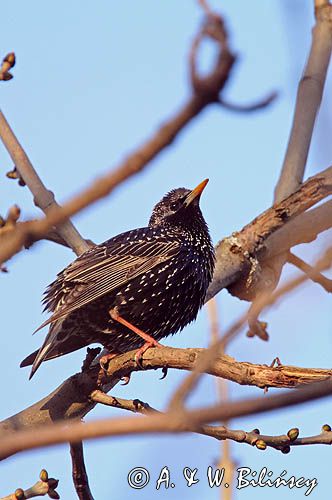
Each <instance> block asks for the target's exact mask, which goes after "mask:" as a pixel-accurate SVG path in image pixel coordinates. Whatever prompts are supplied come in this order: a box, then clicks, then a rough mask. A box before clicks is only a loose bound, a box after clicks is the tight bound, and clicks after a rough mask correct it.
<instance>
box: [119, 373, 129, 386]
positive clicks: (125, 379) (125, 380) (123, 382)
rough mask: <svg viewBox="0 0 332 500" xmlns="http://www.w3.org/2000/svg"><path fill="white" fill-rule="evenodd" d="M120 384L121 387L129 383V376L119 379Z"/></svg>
mask: <svg viewBox="0 0 332 500" xmlns="http://www.w3.org/2000/svg"><path fill="white" fill-rule="evenodd" d="M121 381H122V384H121V385H128V384H129V382H130V375H126V376H125V377H121Z"/></svg>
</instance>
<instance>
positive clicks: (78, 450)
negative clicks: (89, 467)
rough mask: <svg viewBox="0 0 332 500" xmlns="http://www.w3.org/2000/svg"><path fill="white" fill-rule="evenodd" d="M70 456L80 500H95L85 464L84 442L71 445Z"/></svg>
mask: <svg viewBox="0 0 332 500" xmlns="http://www.w3.org/2000/svg"><path fill="white" fill-rule="evenodd" d="M70 456H71V461H72V470H73V473H72V475H73V482H74V486H75V490H76V493H77V496H78V498H79V499H80V500H93V496H92V493H91V491H90V486H89V479H88V474H87V472H86V468H85V463H84V453H83V443H82V441H78V442H77V443H70Z"/></svg>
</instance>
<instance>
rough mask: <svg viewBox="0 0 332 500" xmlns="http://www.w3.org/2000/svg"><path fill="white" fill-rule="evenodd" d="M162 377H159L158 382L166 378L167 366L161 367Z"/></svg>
mask: <svg viewBox="0 0 332 500" xmlns="http://www.w3.org/2000/svg"><path fill="white" fill-rule="evenodd" d="M161 371H162V376H161V377H160V379H159V380H164V378H166V377H167V373H168V366H163V367H162V369H161Z"/></svg>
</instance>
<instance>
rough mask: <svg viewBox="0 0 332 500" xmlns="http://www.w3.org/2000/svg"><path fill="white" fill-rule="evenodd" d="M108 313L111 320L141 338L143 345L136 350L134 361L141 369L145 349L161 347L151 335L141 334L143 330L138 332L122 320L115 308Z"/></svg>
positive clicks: (134, 327)
mask: <svg viewBox="0 0 332 500" xmlns="http://www.w3.org/2000/svg"><path fill="white" fill-rule="evenodd" d="M109 313H110V316H111V318H112V319H114V321H118V322H119V323H121V324H122V325H124V326H126V327H127V328H129V330H131V331H132V332H134V333H136V335H138V336H139V337H141V338H142V339H143V340H144V341H145V342H144V344H143V345H142V347H140V349H138V351H137V352H136V354H135V361H136V363H137V365H138V366H139V367H140V368H143V366H142V356H143V354H144V353H145V351H147V349H149V347H162V345H161V344H159V342H157V341H156V340H155V339H154V338H153V337H151V335H148V334H147V333H145V332H143V330H140V329H139V328H137V327H136V326H134V325H132V324H131V323H129V321H127V320H126V319H124V318H122V316H120V315H119V313H118V309H117V307H114V309H111V310H110V312H109Z"/></svg>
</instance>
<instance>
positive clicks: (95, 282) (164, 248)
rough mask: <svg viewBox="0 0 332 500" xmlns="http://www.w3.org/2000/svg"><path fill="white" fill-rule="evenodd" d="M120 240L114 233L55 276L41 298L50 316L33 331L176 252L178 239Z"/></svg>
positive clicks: (177, 250) (87, 302)
mask: <svg viewBox="0 0 332 500" xmlns="http://www.w3.org/2000/svg"><path fill="white" fill-rule="evenodd" d="M131 233H133V232H131ZM131 233H130V232H128V233H125V234H128V235H130V234H131ZM125 234H124V235H125ZM120 236H123V235H120ZM138 236H139V233H138ZM119 240H120V241H119ZM123 240H124V239H123V237H122V238H119V236H118V237H115V238H113V239H112V240H109V241H108V242H105V243H104V244H102V245H98V246H96V247H93V248H91V249H89V250H88V251H87V252H85V253H84V254H82V255H81V256H80V257H78V259H76V260H75V261H74V262H73V263H72V264H70V265H69V266H68V267H67V268H66V269H65V270H64V271H62V272H61V273H60V274H59V275H58V277H57V279H56V280H55V281H54V282H53V283H51V285H50V286H49V287H48V288H47V290H46V292H45V298H44V301H43V302H44V304H45V309H46V310H48V311H51V312H53V315H52V316H51V317H50V318H49V319H48V320H47V321H45V322H44V323H43V324H42V325H41V326H40V327H39V328H38V329H37V330H36V331H38V330H40V329H41V328H43V327H44V326H46V325H48V324H50V323H53V322H54V321H57V320H59V319H62V318H64V317H65V316H67V315H68V314H70V313H72V312H73V311H75V310H76V309H78V308H80V307H83V306H85V305H86V304H89V303H90V302H93V301H94V300H96V299H98V298H100V297H102V296H103V295H105V294H108V293H110V292H112V291H114V290H116V289H118V288H119V287H121V286H123V285H125V284H126V283H127V282H128V281H130V280H132V279H134V278H136V277H137V276H139V275H142V274H144V273H146V272H149V271H150V270H152V269H153V268H154V267H155V266H157V265H159V264H160V263H162V262H165V261H167V260H169V259H170V258H172V257H173V256H174V255H176V254H177V253H178V252H179V251H180V242H179V241H176V240H173V241H172V242H169V241H167V240H166V239H163V238H160V237H158V238H156V237H154V238H153V237H150V238H148V239H146V240H142V239H140V238H136V239H130V241H128V243H127V242H125V243H123Z"/></svg>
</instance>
